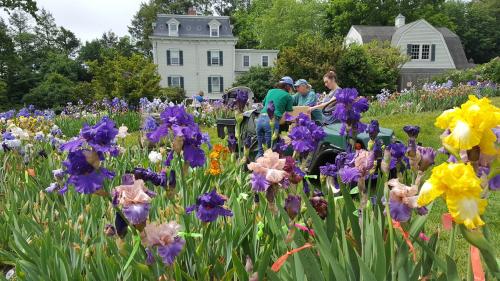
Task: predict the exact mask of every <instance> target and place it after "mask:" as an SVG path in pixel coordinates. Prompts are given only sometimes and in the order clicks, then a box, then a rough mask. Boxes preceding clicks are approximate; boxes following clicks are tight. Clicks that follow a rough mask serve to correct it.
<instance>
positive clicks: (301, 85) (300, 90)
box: [293, 79, 323, 123]
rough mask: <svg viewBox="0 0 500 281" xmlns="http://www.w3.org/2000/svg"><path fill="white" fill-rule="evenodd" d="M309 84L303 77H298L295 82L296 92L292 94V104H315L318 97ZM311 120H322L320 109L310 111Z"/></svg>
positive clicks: (317, 121) (319, 121) (318, 121)
mask: <svg viewBox="0 0 500 281" xmlns="http://www.w3.org/2000/svg"><path fill="white" fill-rule="evenodd" d="M311 88H312V87H311V85H309V83H308V82H307V80H305V79H299V80H297V81H296V82H295V89H296V92H297V93H296V94H295V95H293V105H294V106H311V107H312V106H315V105H316V103H317V101H318V97H317V96H316V93H314V90H312V89H311ZM311 120H313V121H314V122H316V123H321V121H322V120H323V114H321V110H319V109H314V110H312V111H311Z"/></svg>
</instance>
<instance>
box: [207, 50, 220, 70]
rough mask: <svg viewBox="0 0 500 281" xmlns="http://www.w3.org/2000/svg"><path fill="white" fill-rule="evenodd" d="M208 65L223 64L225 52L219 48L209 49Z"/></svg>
mask: <svg viewBox="0 0 500 281" xmlns="http://www.w3.org/2000/svg"><path fill="white" fill-rule="evenodd" d="M207 59H208V66H211V65H220V66H222V59H223V53H222V51H219V50H211V51H207Z"/></svg>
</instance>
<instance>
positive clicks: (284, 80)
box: [280, 76, 293, 87]
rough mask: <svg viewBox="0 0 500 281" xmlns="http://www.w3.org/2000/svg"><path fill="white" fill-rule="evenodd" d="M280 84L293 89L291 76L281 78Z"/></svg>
mask: <svg viewBox="0 0 500 281" xmlns="http://www.w3.org/2000/svg"><path fill="white" fill-rule="evenodd" d="M280 83H283V84H288V85H290V86H292V87H293V79H292V77H290V76H285V77H283V78H281V79H280Z"/></svg>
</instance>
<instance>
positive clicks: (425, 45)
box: [344, 14, 471, 88]
mask: <svg viewBox="0 0 500 281" xmlns="http://www.w3.org/2000/svg"><path fill="white" fill-rule="evenodd" d="M373 40H378V41H390V42H391V45H393V46H396V47H398V48H399V49H401V52H402V53H405V54H407V55H408V56H409V57H410V61H408V62H407V63H405V64H404V65H403V66H402V67H401V77H400V82H399V86H400V88H406V87H411V86H412V85H415V84H417V83H419V82H423V81H425V80H427V79H430V78H431V77H432V76H434V75H436V74H440V73H443V72H444V71H447V70H450V69H464V68H468V67H470V66H471V64H469V63H468V61H467V58H466V57H465V52H464V49H463V47H462V44H461V42H460V38H459V37H458V36H457V35H456V34H455V33H453V32H452V31H450V30H449V29H448V28H444V27H439V28H436V27H434V26H432V25H431V24H429V23H428V22H427V21H425V20H424V19H420V20H417V21H414V22H411V23H409V24H405V17H404V16H402V15H401V14H400V15H398V16H397V17H396V19H395V24H394V26H366V25H353V26H351V29H350V30H349V32H348V33H347V36H346V37H345V39H344V43H345V44H352V43H357V44H365V43H368V42H371V41H373Z"/></svg>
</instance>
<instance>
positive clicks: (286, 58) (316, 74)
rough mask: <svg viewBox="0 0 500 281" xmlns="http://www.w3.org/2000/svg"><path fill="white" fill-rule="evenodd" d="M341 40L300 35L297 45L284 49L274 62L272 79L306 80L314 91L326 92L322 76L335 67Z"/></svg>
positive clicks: (340, 50) (339, 52)
mask: <svg viewBox="0 0 500 281" xmlns="http://www.w3.org/2000/svg"><path fill="white" fill-rule="evenodd" d="M342 49H343V47H342V40H341V38H338V39H336V40H325V39H323V38H322V37H321V36H319V35H315V36H311V35H307V34H305V35H301V36H299V37H298V39H297V44H296V45H295V46H292V47H286V48H284V49H283V50H282V51H281V52H280V55H279V57H278V60H277V61H276V66H275V69H274V78H275V79H279V77H282V76H285V75H288V76H291V77H293V78H294V79H301V78H302V79H306V80H307V81H308V82H309V84H311V85H312V86H313V88H314V89H315V90H316V91H322V90H326V89H325V88H324V85H323V75H324V74H325V73H326V72H327V71H328V70H330V69H332V67H334V66H335V64H336V62H337V61H338V60H339V57H340V56H341V54H342V52H343V50H342Z"/></svg>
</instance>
